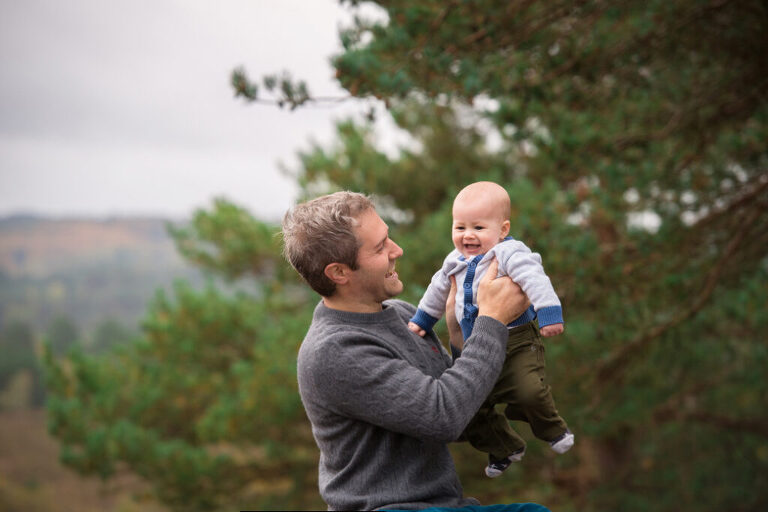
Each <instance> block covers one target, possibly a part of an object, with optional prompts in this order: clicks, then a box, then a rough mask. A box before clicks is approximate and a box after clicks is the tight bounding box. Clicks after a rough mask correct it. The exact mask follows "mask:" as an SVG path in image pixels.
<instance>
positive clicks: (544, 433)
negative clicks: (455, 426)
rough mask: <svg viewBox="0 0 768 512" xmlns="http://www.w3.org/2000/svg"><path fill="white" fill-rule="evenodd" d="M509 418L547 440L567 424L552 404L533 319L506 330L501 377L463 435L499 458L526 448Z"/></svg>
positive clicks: (541, 348) (542, 349) (539, 337)
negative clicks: (506, 338) (501, 408)
mask: <svg viewBox="0 0 768 512" xmlns="http://www.w3.org/2000/svg"><path fill="white" fill-rule="evenodd" d="M498 404H506V409H504V413H503V414H502V413H501V412H500V411H498V410H497V409H496V406H497V405H498ZM509 420H516V421H526V422H528V423H529V424H530V426H531V430H532V431H533V434H534V435H535V436H536V437H538V438H539V439H542V440H544V441H547V442H549V441H552V440H554V439H555V438H557V437H558V436H560V435H562V434H564V433H565V431H566V430H567V429H568V425H566V423H565V421H564V420H563V418H561V417H560V415H559V414H558V412H557V409H556V408H555V401H554V399H553V398H552V393H551V391H550V387H549V383H548V381H547V374H546V365H545V361H544V345H543V344H542V343H541V336H540V335H539V329H538V327H537V326H536V324H535V321H534V322H529V323H527V324H525V325H521V326H519V327H514V328H512V329H510V331H509V340H508V342H507V355H506V358H505V359H504V367H503V368H502V370H501V374H500V375H499V379H498V380H497V381H496V385H495V386H494V387H493V390H492V391H491V393H490V394H489V395H488V398H487V399H486V401H485V402H484V403H483V405H481V406H480V409H479V410H478V411H477V414H475V416H474V418H472V420H471V421H470V422H469V424H468V425H467V428H466V429H465V430H464V435H463V436H462V438H464V439H466V440H467V441H469V443H470V444H471V445H472V446H474V447H475V448H476V449H478V450H480V451H483V452H486V453H488V454H490V455H491V456H492V457H493V458H495V459H502V458H504V457H507V456H508V455H511V454H512V453H514V452H516V451H519V450H521V449H523V448H525V441H523V438H522V437H520V435H519V434H518V433H517V432H515V431H514V430H513V429H512V427H511V426H510V424H509Z"/></svg>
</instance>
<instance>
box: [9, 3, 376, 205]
mask: <svg viewBox="0 0 768 512" xmlns="http://www.w3.org/2000/svg"><path fill="white" fill-rule="evenodd" d="M348 17H349V13H347V12H346V10H345V8H342V7H340V6H339V5H338V2H337V1H335V0H222V1H218V2H212V1H210V0H152V1H148V0H120V1H104V0H71V1H66V2H61V1H58V0H21V1H15V0H0V215H7V214H10V213H19V212H25V213H40V214H48V215H56V216H60V215H89V216H103V215H115V214H117V215H120V214H145V215H163V216H172V217H176V218H180V217H186V216H188V215H189V214H190V213H191V212H192V211H193V210H194V209H195V208H198V207H206V206H209V205H210V204H211V198H212V197H214V196H224V197H227V198H229V199H231V200H232V201H234V202H236V203H238V204H240V205H242V206H245V207H247V208H248V209H249V210H250V211H252V212H253V213H254V214H256V215H257V216H260V217H263V218H273V219H274V218H278V217H279V216H281V215H282V213H283V212H284V211H285V209H286V208H288V207H289V206H290V205H291V203H292V201H293V199H294V195H295V187H294V185H293V183H292V182H291V180H289V179H288V178H285V177H283V176H282V175H281V174H280V173H279V171H278V161H282V162H283V163H285V164H287V165H288V166H289V167H295V166H296V160H295V154H296V152H297V150H299V149H307V148H308V147H309V141H310V140H316V141H319V142H327V141H329V140H332V138H333V120H334V119H335V118H340V117H344V116H346V115H348V114H350V113H352V112H355V111H362V110H363V108H364V106H362V105H360V104H355V103H354V102H345V103H342V104H341V105H340V106H336V107H328V106H325V107H308V108H303V109H299V110H297V111H295V112H289V111H286V110H279V109H277V108H276V107H269V106H262V105H247V104H245V103H243V102H242V101H240V100H235V99H234V98H233V93H232V89H231V87H230V86H229V82H228V80H229V74H230V72H231V71H232V69H233V68H235V67H237V66H240V65H243V66H245V68H246V69H247V71H248V72H249V74H250V76H251V77H252V78H257V77H259V76H260V75H262V74H267V73H274V72H278V71H281V70H283V69H288V70H291V71H292V72H293V74H294V76H297V77H301V78H304V79H305V80H306V81H307V83H308V85H309V87H310V91H311V92H312V93H313V94H315V95H318V96H320V95H331V96H342V95H344V91H342V90H341V89H339V88H338V86H337V85H336V83H335V82H334V81H333V79H332V75H333V70H332V69H331V66H330V63H329V57H330V56H331V55H332V54H334V53H338V51H339V50H340V46H339V43H338V35H337V34H338V27H339V25H340V24H341V23H343V20H345V19H348Z"/></svg>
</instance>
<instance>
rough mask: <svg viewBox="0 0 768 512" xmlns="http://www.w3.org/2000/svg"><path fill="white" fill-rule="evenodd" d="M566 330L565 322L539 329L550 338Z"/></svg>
mask: <svg viewBox="0 0 768 512" xmlns="http://www.w3.org/2000/svg"><path fill="white" fill-rule="evenodd" d="M411 330H413V329H411ZM564 330H565V328H564V327H563V324H550V325H545V326H544V327H542V328H541V329H539V332H541V335H542V336H544V337H545V338H549V337H551V336H557V335H558V334H562V332H563V331H564Z"/></svg>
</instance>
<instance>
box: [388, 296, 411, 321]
mask: <svg viewBox="0 0 768 512" xmlns="http://www.w3.org/2000/svg"><path fill="white" fill-rule="evenodd" d="M384 305H385V306H387V307H393V308H395V310H396V311H397V312H398V314H400V316H404V315H405V316H406V317H407V318H409V319H410V318H411V317H412V316H413V314H414V313H415V312H416V307H415V306H414V305H413V304H411V303H409V302H406V301H404V300H400V299H389V300H385V301H384Z"/></svg>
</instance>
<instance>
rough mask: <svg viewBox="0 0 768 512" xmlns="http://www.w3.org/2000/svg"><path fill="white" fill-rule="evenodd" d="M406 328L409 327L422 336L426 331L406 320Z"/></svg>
mask: <svg viewBox="0 0 768 512" xmlns="http://www.w3.org/2000/svg"><path fill="white" fill-rule="evenodd" d="M401 325H402V324H401ZM408 329H410V330H411V331H413V332H415V333H416V334H418V335H419V336H421V337H422V338H423V337H424V336H426V335H427V331H425V330H424V329H422V328H421V326H420V325H419V324H415V323H413V322H408Z"/></svg>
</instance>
